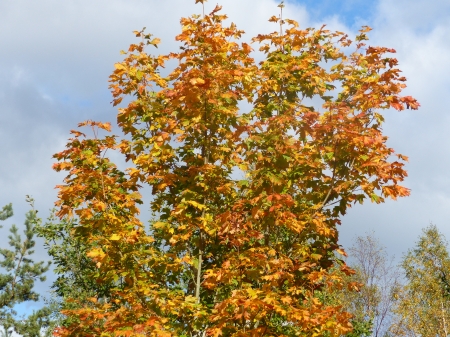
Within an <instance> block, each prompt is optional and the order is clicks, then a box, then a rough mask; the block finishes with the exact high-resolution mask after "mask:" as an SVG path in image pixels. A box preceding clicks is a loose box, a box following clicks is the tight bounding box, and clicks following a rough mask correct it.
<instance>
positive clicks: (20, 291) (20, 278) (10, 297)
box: [0, 197, 50, 336]
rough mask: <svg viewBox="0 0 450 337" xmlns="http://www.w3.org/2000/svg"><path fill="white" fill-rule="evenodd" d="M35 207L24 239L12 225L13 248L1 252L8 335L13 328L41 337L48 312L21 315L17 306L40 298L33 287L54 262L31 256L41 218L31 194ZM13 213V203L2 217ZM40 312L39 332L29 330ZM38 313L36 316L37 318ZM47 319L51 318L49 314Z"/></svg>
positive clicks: (0, 289)
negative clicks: (37, 259)
mask: <svg viewBox="0 0 450 337" xmlns="http://www.w3.org/2000/svg"><path fill="white" fill-rule="evenodd" d="M27 201H28V202H30V204H31V206H32V210H30V211H29V212H28V213H27V214H26V220H25V229H24V239H22V237H21V236H20V234H19V232H18V228H17V227H16V225H12V226H11V228H10V230H9V231H10V233H11V234H10V235H9V236H8V238H9V245H10V247H11V249H7V248H0V254H1V256H2V257H3V259H2V260H1V261H0V267H1V268H2V269H3V270H4V271H5V273H3V274H0V325H1V326H2V327H3V329H4V334H5V335H6V336H9V335H11V333H12V332H13V331H16V332H17V331H18V329H19V330H20V332H21V333H22V334H24V335H27V336H39V334H40V332H41V328H45V327H46V324H44V323H43V320H44V316H46V313H47V312H46V311H45V309H43V311H38V312H36V313H34V314H33V315H31V316H30V317H29V318H24V319H22V318H18V317H17V313H16V311H15V310H14V306H15V305H16V304H18V303H22V302H26V301H38V300H39V294H38V293H37V292H36V291H35V290H34V289H33V288H34V284H35V282H36V281H37V280H40V281H44V280H45V276H44V274H45V272H47V271H48V269H49V266H50V262H48V263H47V264H45V263H44V262H34V261H33V260H32V259H31V258H30V255H32V254H33V253H34V250H33V247H34V246H35V241H34V235H35V230H34V229H35V226H36V225H37V224H38V223H39V221H40V219H39V218H38V217H37V211H36V210H34V208H33V199H31V198H29V197H27ZM11 216H13V209H12V205H11V204H9V205H6V206H4V207H3V209H2V211H1V212H0V220H6V219H8V218H9V217H11ZM36 315H38V316H40V317H41V318H42V319H41V320H40V321H39V322H42V323H43V324H42V325H40V326H39V334H36V333H37V332H36V329H34V330H33V331H34V332H32V331H31V330H30V329H29V325H30V324H31V322H34V321H35V318H36V317H37V316H36ZM35 316H36V317H35ZM45 319H48V317H46V318H45Z"/></svg>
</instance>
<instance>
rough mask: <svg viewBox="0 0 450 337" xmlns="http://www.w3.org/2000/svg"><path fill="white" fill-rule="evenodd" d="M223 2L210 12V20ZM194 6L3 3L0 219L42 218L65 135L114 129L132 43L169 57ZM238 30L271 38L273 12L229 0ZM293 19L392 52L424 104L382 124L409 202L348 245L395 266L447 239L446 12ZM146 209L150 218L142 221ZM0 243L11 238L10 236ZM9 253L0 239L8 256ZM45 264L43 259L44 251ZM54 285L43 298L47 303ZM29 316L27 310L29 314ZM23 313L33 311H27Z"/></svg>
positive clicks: (356, 227) (142, 1) (322, 0)
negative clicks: (432, 233)
mask: <svg viewBox="0 0 450 337" xmlns="http://www.w3.org/2000/svg"><path fill="white" fill-rule="evenodd" d="M216 2H217V1H210V2H208V4H207V9H208V7H209V8H212V7H214V6H215V4H216ZM193 3H194V1H193V0H165V1H157V0H96V1H89V0H66V1H60V0H40V1H39V2H37V1H34V0H22V1H13V0H4V1H0V31H1V32H2V34H0V144H1V146H2V152H1V157H0V158H1V162H0V163H1V165H0V192H1V193H0V207H1V206H3V205H4V204H7V203H9V202H13V205H14V207H15V217H14V218H13V219H12V220H11V221H8V222H7V223H6V224H5V228H3V229H1V230H2V231H5V230H7V227H8V226H9V225H10V224H11V223H13V222H14V223H16V224H17V225H19V226H20V225H21V224H22V223H23V219H24V214H25V212H26V211H27V210H28V207H27V205H26V203H25V195H26V194H30V195H32V196H33V197H34V198H35V199H36V205H37V207H38V209H39V210H40V214H42V215H43V217H44V218H45V217H46V215H47V214H48V211H47V210H48V209H50V208H51V207H52V205H53V202H54V201H55V199H56V192H55V190H54V186H55V185H56V184H58V183H60V182H61V180H62V178H63V176H62V175H61V174H56V173H54V172H53V171H52V170H51V165H52V163H53V159H52V158H51V157H52V154H53V153H55V152H58V151H61V150H62V149H63V148H64V145H65V142H66V139H67V138H68V136H69V134H68V132H69V130H70V129H73V128H75V126H76V124H77V123H78V122H80V121H83V120H85V119H94V120H102V121H113V122H114V120H115V115H116V109H115V108H113V107H112V106H111V105H110V103H109V102H110V101H111V98H110V95H109V93H108V88H107V87H108V82H107V79H108V76H109V74H110V73H111V71H112V69H113V64H114V63H115V62H117V61H118V60H120V57H121V56H120V54H119V51H120V50H121V49H126V48H127V46H128V45H129V44H130V43H133V42H134V41H135V40H134V36H133V34H132V33H131V31H133V30H136V29H140V28H142V27H143V26H146V27H147V28H148V29H147V30H148V31H149V32H152V33H153V34H155V35H156V36H159V37H161V38H162V46H161V48H160V50H161V52H167V51H168V50H170V49H171V48H172V47H173V45H174V44H173V43H174V42H173V37H174V36H175V34H177V32H178V30H179V23H178V22H179V18H180V17H181V16H187V15H190V14H191V13H195V12H197V13H198V12H200V9H199V6H194V5H193ZM220 3H221V4H222V5H223V7H224V12H225V13H228V14H229V17H230V20H232V21H234V22H236V23H237V25H238V27H241V28H242V29H244V30H245V31H246V32H247V33H248V34H249V35H250V36H252V35H256V34H257V33H259V32H261V31H264V30H273V26H269V25H268V23H267V19H268V18H269V17H270V16H271V15H274V14H275V15H277V14H278V8H277V7H276V6H277V4H278V3H279V2H278V1H273V0H245V2H244V1H242V0H223V1H220ZM284 13H285V15H286V17H290V18H292V19H295V20H297V21H299V22H300V24H301V26H303V27H304V26H319V25H321V24H322V23H327V24H328V27H329V28H330V29H336V30H340V31H345V32H347V33H349V35H350V36H352V35H354V34H355V33H356V31H357V30H358V29H359V28H360V26H361V25H364V24H367V25H369V26H371V27H372V28H373V31H372V32H371V34H370V37H371V42H370V43H371V44H375V45H383V46H387V47H392V48H395V49H396V50H397V51H398V54H397V58H398V59H399V61H400V68H401V69H402V70H403V71H404V75H405V76H406V77H407V78H408V82H407V83H408V88H407V89H406V92H405V94H409V95H412V96H415V97H416V98H418V100H419V101H420V102H421V104H422V109H421V110H419V111H418V112H411V111H405V112H401V113H398V112H392V111H388V112H386V115H385V117H386V124H385V133H386V134H387V135H388V136H389V145H390V146H392V147H394V148H395V149H396V150H398V152H400V153H402V154H405V155H407V156H409V157H410V162H409V164H408V165H407V166H406V169H407V170H408V171H409V178H408V179H407V181H406V185H407V186H408V187H410V188H411V189H412V194H411V197H409V198H405V199H403V200H399V201H397V202H387V203H386V204H384V205H374V204H370V203H367V204H365V205H363V206H355V207H354V208H352V209H351V210H350V212H349V214H348V216H346V217H344V219H343V225H342V227H341V243H342V244H343V245H344V247H345V246H348V245H350V244H351V242H352V238H353V237H354V236H355V235H364V234H365V233H366V232H370V231H374V232H375V234H376V235H377V236H378V237H379V238H380V241H381V242H382V243H383V244H384V245H385V246H386V247H387V249H388V251H389V252H390V253H391V254H393V255H394V254H395V255H396V256H397V257H400V256H401V255H402V254H403V253H404V252H405V251H406V250H407V249H409V248H411V247H412V245H413V244H414V242H415V240H416V239H417V237H418V235H420V233H421V229H422V228H423V227H425V226H427V225H428V224H429V222H433V223H435V224H436V225H437V226H438V228H439V229H440V230H441V231H442V232H443V233H444V234H445V235H446V236H447V238H449V239H450V226H449V225H450V173H449V171H448V167H450V156H449V153H450V132H449V130H450V114H449V112H448V110H449V109H448V108H447V103H446V98H447V97H448V96H449V94H450V89H449V88H450V64H449V63H448V60H450V39H449V38H448V36H450V19H449V18H450V1H448V0H434V1H433V2H432V3H431V2H430V1H429V0H395V1H394V0H377V1H372V0H365V1H362V0H344V1H337V0H316V1H314V0H301V1H295V2H293V1H288V2H286V8H285V11H284ZM145 210H146V209H144V212H143V213H144V214H145V213H146V212H145ZM2 233H4V232H2ZM5 243H6V239H5V235H0V245H1V246H4V245H5ZM37 258H38V259H46V254H45V251H43V249H41V248H40V249H37ZM52 279H53V277H52V275H51V274H50V275H49V281H48V282H46V283H45V285H44V286H39V289H40V290H41V291H42V292H43V293H45V292H46V291H47V290H48V286H49V284H50V283H51V280H52ZM22 308H26V305H25V306H22ZM23 310H25V311H26V309H23Z"/></svg>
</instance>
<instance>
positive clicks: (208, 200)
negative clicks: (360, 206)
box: [54, 1, 419, 336]
mask: <svg viewBox="0 0 450 337" xmlns="http://www.w3.org/2000/svg"><path fill="white" fill-rule="evenodd" d="M197 2H203V1H197ZM220 11H221V7H219V6H217V7H216V8H215V9H214V10H213V11H212V12H211V13H210V14H208V15H205V16H199V15H194V16H192V17H189V18H183V19H181V24H182V32H181V33H180V34H179V35H178V36H177V37H176V40H177V41H179V43H180V50H179V51H178V52H173V53H170V54H167V55H158V56H153V55H151V54H148V53H147V51H146V50H147V48H148V46H155V47H156V46H157V45H158V44H159V42H160V41H159V39H157V38H154V37H152V35H151V34H147V33H145V32H144V31H139V32H135V33H136V36H137V37H139V38H140V39H141V42H139V43H137V44H132V45H131V46H130V48H129V49H128V51H127V52H126V53H125V54H126V56H125V59H124V60H123V62H120V63H117V64H116V65H115V70H114V72H113V73H112V75H111V76H110V82H111V85H110V88H111V90H112V94H113V97H114V101H113V102H114V105H119V104H120V103H121V101H122V98H124V97H131V101H130V102H129V104H128V105H127V106H125V107H122V108H120V109H119V113H118V116H117V125H118V127H119V128H120V129H121V131H122V132H123V134H124V136H123V137H118V136H111V135H107V136H101V133H103V130H105V131H110V129H111V127H110V125H109V124H108V123H98V122H93V121H87V122H84V123H81V124H80V125H79V126H80V127H84V126H89V127H91V128H92V129H93V131H94V136H93V137H86V136H85V134H83V133H81V132H80V131H72V133H73V138H71V139H70V140H69V142H68V144H67V149H66V150H64V151H62V152H61V153H58V154H56V155H55V157H56V158H57V159H58V163H57V164H55V166H54V168H55V169H56V170H57V171H60V170H66V171H68V176H67V177H66V179H65V181H64V184H63V185H60V186H58V188H59V201H58V202H57V206H58V207H59V216H60V217H75V218H76V219H77V220H76V222H75V223H76V225H74V227H73V230H72V235H73V236H75V237H77V238H78V239H80V240H82V241H83V242H84V243H85V244H86V245H87V246H89V247H90V249H89V252H88V256H89V257H90V258H91V259H92V260H93V261H94V262H95V263H96V266H97V270H96V272H95V273H93V274H92V275H91V277H92V278H94V279H95V280H96V282H97V283H98V284H110V285H111V284H112V285H113V287H112V290H111V293H110V295H109V296H107V297H100V296H99V297H93V298H91V299H90V300H89V302H88V303H79V306H78V308H77V309H73V310H70V311H66V312H65V314H66V315H68V316H70V317H73V318H74V319H76V320H77V323H76V324H73V325H71V326H67V327H61V328H60V329H59V330H58V331H57V334H58V335H59V336H76V335H80V336H100V335H101V336H299V335H301V336H324V333H326V332H327V333H329V335H330V336H338V335H342V334H345V333H346V332H348V331H350V330H351V324H350V323H349V319H350V315H349V314H347V313H345V312H342V309H341V307H340V306H331V305H326V304H325V303H323V301H321V300H320V296H318V293H320V292H322V291H327V290H331V289H336V288H339V287H340V286H341V284H342V280H341V276H340V275H342V271H344V272H345V273H351V270H349V268H348V267H347V266H346V265H345V263H344V262H343V261H342V260H341V259H340V258H339V255H343V254H345V252H344V251H343V250H342V249H341V248H340V247H339V245H338V244H337V240H338V229H337V226H338V225H339V224H340V218H341V216H342V215H344V214H345V213H346V210H347V208H348V207H350V206H351V205H352V204H354V203H356V202H360V203H362V202H363V201H364V200H365V199H367V198H368V199H371V200H372V201H374V202H376V203H380V202H383V201H384V199H385V198H387V197H388V198H393V199H396V198H397V197H402V196H407V195H408V194H409V191H408V189H406V188H405V187H403V186H401V185H400V183H401V181H402V180H403V179H404V177H405V176H406V172H405V170H404V169H403V165H404V164H403V163H404V161H405V160H406V159H407V158H406V157H404V156H402V155H395V153H394V150H393V149H391V148H389V147H387V145H386V139H387V138H386V136H384V135H383V133H382V129H381V126H382V122H383V117H382V115H381V113H380V112H381V110H384V109H389V108H391V107H393V108H395V109H397V110H403V109H405V108H412V109H417V108H418V106H419V104H418V103H417V102H416V100H415V99H413V98H412V97H409V96H406V97H405V96H401V95H400V92H401V90H402V89H403V88H404V87H405V85H404V81H405V78H404V77H401V75H400V70H399V69H398V68H397V60H396V59H395V58H393V57H392V56H390V54H391V53H394V52H395V51H394V50H392V49H388V48H383V47H371V46H367V45H366V44H365V43H364V41H365V40H367V36H366V33H367V32H368V31H369V30H370V29H369V28H368V27H364V28H363V29H362V30H361V31H360V34H359V35H358V36H356V39H355V40H356V41H355V42H352V41H351V40H350V39H349V38H348V37H347V35H345V34H344V33H342V32H332V31H329V30H326V29H325V27H322V28H320V29H313V28H308V29H301V28H299V25H298V24H297V22H295V21H293V20H288V19H282V17H281V16H279V17H277V16H273V17H272V18H270V21H271V22H273V23H274V27H275V30H276V31H275V32H274V33H271V34H267V35H258V36H256V37H255V38H253V39H252V42H253V43H252V44H251V45H249V44H247V43H245V42H239V41H240V39H241V38H242V35H243V32H242V31H240V30H238V29H237V27H236V26H235V25H234V24H231V25H226V24H225V22H224V20H225V19H226V18H227V17H226V16H225V15H223V14H221V12H220ZM253 49H256V51H254V50H253ZM258 50H259V52H258ZM255 57H258V58H263V60H262V61H261V62H256V61H255V59H254V58H255ZM173 61H175V62H173ZM166 63H167V64H169V65H172V64H176V66H175V67H174V68H173V69H172V70H170V71H166V70H163V69H164V67H165V65H166ZM100 131H101V132H100ZM108 151H109V152H108ZM111 151H119V152H120V153H121V154H122V155H123V156H124V157H125V158H126V160H127V161H129V162H130V166H131V167H130V168H129V169H128V170H126V171H125V172H122V171H120V170H119V169H118V168H117V167H116V165H115V164H114V163H112V162H111V161H110V159H108V153H110V152H111ZM144 185H148V186H151V188H152V193H153V199H152V201H151V204H150V207H151V210H152V211H153V214H154V221H152V222H151V224H150V229H149V230H148V229H147V228H146V226H144V225H143V224H142V223H141V221H140V220H139V218H138V215H139V208H138V204H141V203H142V201H141V196H140V194H139V189H140V188H141V186H144ZM145 207H147V206H145ZM336 266H337V267H336ZM72 301H74V303H76V301H77V299H76V298H74V299H72Z"/></svg>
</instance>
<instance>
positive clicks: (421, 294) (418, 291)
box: [393, 225, 450, 337]
mask: <svg viewBox="0 0 450 337" xmlns="http://www.w3.org/2000/svg"><path fill="white" fill-rule="evenodd" d="M401 265H402V267H403V269H404V271H405V276H406V281H407V282H406V285H405V287H404V289H403V290H402V291H401V292H399V294H398V296H399V297H400V301H399V304H398V306H397V308H396V312H397V315H398V320H397V322H396V324H395V326H394V328H393V331H394V333H395V335H399V336H417V335H420V336H422V337H436V336H439V337H441V336H442V337H443V336H445V337H446V336H448V334H449V333H450V325H449V323H450V298H449V296H448V295H449V293H448V290H449V288H448V283H449V275H450V255H449V252H448V249H447V241H446V239H445V237H444V236H443V234H442V233H440V232H439V230H438V229H437V227H436V226H434V225H430V226H428V227H427V228H425V229H424V230H423V234H422V236H421V237H420V238H419V241H418V242H417V244H416V247H415V248H414V249H412V250H410V251H409V252H408V253H407V254H406V256H405V257H404V258H403V261H402V264H401Z"/></svg>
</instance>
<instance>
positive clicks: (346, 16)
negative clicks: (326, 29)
mask: <svg viewBox="0 0 450 337" xmlns="http://www.w3.org/2000/svg"><path fill="white" fill-rule="evenodd" d="M295 3H297V4H299V5H301V6H305V7H306V8H307V10H308V13H309V15H310V17H311V18H312V20H313V21H319V22H320V21H326V19H327V18H329V17H333V16H335V17H338V18H339V20H340V21H341V22H342V23H344V24H345V25H346V26H348V27H352V28H356V29H359V27H360V26H361V25H363V24H369V25H370V23H371V22H372V21H373V18H374V15H375V11H376V6H377V4H378V1H375V0H344V1H337V0H296V1H295Z"/></svg>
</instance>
